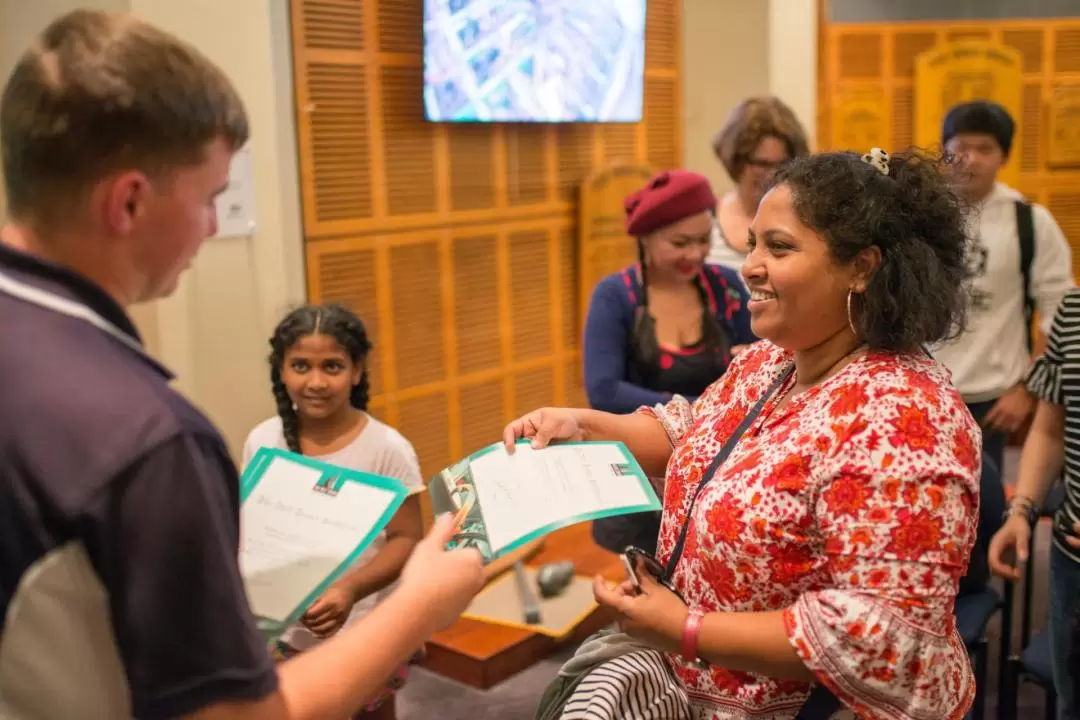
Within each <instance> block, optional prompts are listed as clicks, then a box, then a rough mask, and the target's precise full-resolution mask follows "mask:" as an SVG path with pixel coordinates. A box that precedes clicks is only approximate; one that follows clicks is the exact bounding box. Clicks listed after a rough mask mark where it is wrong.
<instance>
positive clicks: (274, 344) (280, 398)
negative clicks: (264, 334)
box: [270, 305, 319, 453]
mask: <svg viewBox="0 0 1080 720" xmlns="http://www.w3.org/2000/svg"><path fill="white" fill-rule="evenodd" d="M318 325H319V310H318V308H317V307H314V306H311V305H304V306H303V307H299V308H297V309H295V310H293V311H292V312H290V313H289V314H288V315H286V316H285V318H284V319H283V320H282V321H281V322H280V323H278V326H277V327H276V328H274V334H273V335H272V336H271V337H270V388H271V390H272V391H273V393H274V401H275V402H276V404H277V412H278V417H280V418H281V431H282V434H283V435H284V436H285V445H286V446H287V447H288V448H289V450H291V451H293V452H294V453H299V452H300V416H299V415H298V414H297V412H296V408H295V407H294V406H293V401H292V398H290V397H289V391H288V389H287V388H286V387H285V381H284V380H282V379H281V371H282V369H283V367H284V365H285V353H286V352H288V350H289V348H291V347H292V346H293V345H295V344H296V341H297V340H299V339H300V338H302V337H304V336H305V335H310V334H311V333H313V332H314V331H315V328H317V327H318Z"/></svg>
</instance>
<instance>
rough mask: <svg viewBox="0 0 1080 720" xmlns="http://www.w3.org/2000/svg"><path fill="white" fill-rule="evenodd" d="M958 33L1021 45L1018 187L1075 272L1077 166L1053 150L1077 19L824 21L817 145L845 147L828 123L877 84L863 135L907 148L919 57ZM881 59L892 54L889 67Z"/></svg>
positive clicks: (1079, 50)
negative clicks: (1069, 255)
mask: <svg viewBox="0 0 1080 720" xmlns="http://www.w3.org/2000/svg"><path fill="white" fill-rule="evenodd" d="M963 39H980V40H986V39H989V40H991V41H992V42H1000V43H1002V44H1004V45H1007V46H1009V47H1012V48H1015V49H1016V50H1018V51H1019V52H1020V55H1021V57H1022V58H1023V66H1022V69H1023V78H1024V81H1023V82H1024V87H1023V117H1022V118H1020V125H1021V133H1020V137H1018V138H1017V142H1016V145H1017V146H1018V147H1017V151H1018V152H1019V153H1020V154H1019V160H1020V168H1019V170H1020V173H1019V180H1018V182H1017V189H1018V190H1020V191H1021V192H1023V193H1024V194H1025V195H1026V196H1028V197H1029V198H1031V199H1032V200H1033V201H1036V202H1040V203H1043V204H1045V205H1046V206H1047V207H1048V208H1049V209H1050V211H1051V212H1052V213H1053V214H1054V216H1055V217H1056V218H1057V220H1058V222H1059V223H1060V224H1061V227H1062V229H1063V231H1064V232H1065V236H1066V237H1067V238H1068V240H1069V243H1070V244H1071V245H1072V248H1073V258H1074V261H1075V263H1076V269H1077V270H1078V271H1080V167H1077V166H1076V165H1071V166H1070V165H1069V164H1068V163H1059V164H1058V166H1056V167H1055V166H1053V165H1051V163H1052V162H1053V157H1052V153H1051V151H1050V125H1051V123H1050V117H1051V115H1050V113H1051V110H1052V108H1053V103H1054V97H1055V91H1056V88H1058V87H1059V86H1061V85H1069V84H1073V83H1078V82H1080V19H1075V18H1068V19H1039V20H1020V19H1012V20H1009V19H1006V20H994V21H985V22H971V21H964V22H963V23H953V22H912V23H894V24H846V23H831V24H830V23H825V24H824V25H823V29H822V30H821V32H820V34H819V42H820V47H819V57H820V58H821V68H822V72H821V77H820V79H819V93H818V97H819V108H818V114H819V133H818V139H819V146H820V147H821V149H823V150H830V149H837V150H839V149H849V148H846V147H845V148H840V147H833V144H834V142H835V141H836V140H837V137H838V136H837V134H835V133H832V132H830V131H828V128H830V127H832V125H833V124H834V122H835V121H836V118H835V117H834V114H836V113H838V112H839V109H840V108H843V107H844V106H845V105H844V103H845V100H846V99H847V98H849V97H850V96H851V94H852V93H855V92H867V93H872V92H873V91H877V92H880V93H881V102H880V110H879V111H878V112H877V113H876V117H877V120H876V125H875V126H874V127H873V128H864V130H866V131H868V132H864V133H863V134H866V135H869V134H870V132H869V131H874V132H875V134H876V135H878V136H879V137H881V138H883V139H884V141H885V142H890V141H891V148H890V149H903V148H904V147H906V146H907V145H908V144H910V143H911V142H912V139H913V136H912V128H913V127H914V120H915V118H914V113H915V102H914V97H915V89H914V87H913V82H914V77H913V75H914V64H915V58H916V56H917V55H918V54H919V53H920V52H922V51H924V50H927V49H929V48H930V47H932V46H933V45H934V44H936V43H937V42H939V41H947V40H963ZM885 58H888V59H890V60H891V72H890V67H888V66H887V64H886V63H885V62H884V59H885ZM871 122H872V123H873V122H874V121H871ZM822 128H824V129H822ZM863 144H865V143H863ZM856 149H858V148H856ZM1078 276H1080V275H1078Z"/></svg>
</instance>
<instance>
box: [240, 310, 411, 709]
mask: <svg viewBox="0 0 1080 720" xmlns="http://www.w3.org/2000/svg"><path fill="white" fill-rule="evenodd" d="M270 347H271V353H270V382H271V387H272V390H273V393H274V399H275V400H276V401H277V410H278V414H277V416H276V417H272V418H270V419H269V420H266V421H265V422H263V423H261V424H259V425H258V426H257V427H256V428H255V429H254V430H252V431H251V434H250V435H249V436H248V439H247V442H246V443H245V445H244V465H245V466H246V465H247V463H248V462H249V461H250V460H251V458H252V457H253V456H254V454H255V452H256V451H257V450H258V449H259V448H260V447H271V448H280V449H285V450H291V451H292V452H296V453H301V454H303V455H307V456H310V457H315V458H317V459H319V460H322V461H324V462H328V463H331V464H333V465H338V466H341V467H348V468H352V469H354V470H360V471H363V472H369V473H373V474H376V475H382V476H386V477H392V478H396V479H398V480H401V481H402V482H404V483H405V484H406V485H409V486H410V487H419V486H420V485H421V484H422V482H423V480H422V477H421V475H420V466H419V462H418V461H417V458H416V452H415V451H414V450H413V447H412V445H411V444H410V443H409V441H408V440H406V439H405V438H404V437H403V436H402V435H401V434H400V433H398V432H397V431H396V430H394V429H393V428H391V427H389V426H387V425H385V424H383V423H381V422H379V421H378V420H376V419H375V418H373V417H371V416H370V415H368V414H367V403H368V395H369V388H370V383H369V382H368V376H367V357H368V352H369V351H370V350H371V342H370V341H369V340H368V337H367V333H366V332H365V330H364V324H363V323H362V322H361V321H360V318H358V317H357V316H356V315H354V314H353V313H352V312H350V311H349V310H348V309H346V308H344V307H342V306H340V305H305V306H303V307H300V308H297V309H296V310H293V311H292V312H290V313H289V314H288V315H286V316H285V318H284V319H283V320H282V321H281V322H280V323H279V324H278V326H277V328H276V329H275V330H274V334H273V336H272V337H271V338H270ZM422 536H423V523H422V521H421V517H420V506H419V503H418V502H417V497H416V496H413V497H411V498H409V499H408V500H407V501H406V502H405V504H404V505H403V506H402V507H401V509H400V510H399V511H398V512H397V514H396V515H395V516H394V518H393V519H392V520H391V521H390V523H389V524H388V525H387V526H386V529H385V530H384V531H383V533H382V535H381V536H380V537H379V538H377V539H376V540H375V542H373V543H372V545H371V546H370V547H369V548H368V549H367V550H366V551H365V552H364V553H363V555H361V556H360V558H359V559H358V560H357V562H356V563H355V565H354V566H353V567H352V569H351V570H350V572H348V573H346V574H345V575H344V576H343V577H342V578H341V579H340V580H338V581H337V582H336V583H335V584H334V585H332V586H331V587H330V588H328V589H327V590H326V592H324V593H323V594H322V596H320V597H319V598H318V599H317V600H316V601H315V602H314V603H313V604H312V605H311V607H310V608H308V610H307V612H306V613H305V614H304V616H303V617H302V618H301V619H300V622H299V623H298V624H296V625H295V626H293V627H290V628H288V629H287V630H286V631H285V632H284V633H283V634H282V635H281V636H280V637H279V638H278V639H277V640H276V641H275V644H274V647H273V648H272V650H273V653H274V655H275V657H276V658H278V659H287V658H289V657H292V656H294V655H296V654H298V653H300V652H303V651H304V650H307V649H309V648H311V647H313V646H314V645H316V644H317V643H319V642H320V641H321V640H323V639H325V638H327V637H330V636H331V635H333V634H334V633H336V632H337V631H338V630H340V629H341V628H342V627H344V626H346V625H348V624H350V623H353V622H356V621H357V620H358V619H359V618H361V617H363V616H364V615H366V614H367V613H368V612H369V611H370V610H371V609H372V608H373V607H374V606H375V605H376V604H377V603H378V602H379V600H380V599H381V598H382V597H383V596H384V595H385V594H386V592H387V591H388V590H389V588H390V586H391V585H392V584H393V583H394V582H395V581H396V580H397V578H398V575H399V574H400V573H401V570H402V568H403V567H404V566H405V562H406V560H407V559H408V557H409V554H410V553H411V552H412V549H413V547H414V546H415V545H416V543H417V542H418V541H419V540H420V539H421V537H422ZM406 674H407V666H406V667H403V668H401V669H400V670H399V671H398V672H397V673H395V674H394V676H393V677H392V678H391V679H390V681H389V682H388V683H387V686H386V687H385V688H384V689H383V690H382V691H381V692H379V693H377V694H376V696H374V697H372V698H370V700H369V702H368V703H367V705H366V707H365V710H364V712H362V713H360V714H359V715H357V717H360V718H394V717H395V710H394V692H395V691H396V690H398V689H400V687H401V686H402V685H403V684H404V681H405V676H406Z"/></svg>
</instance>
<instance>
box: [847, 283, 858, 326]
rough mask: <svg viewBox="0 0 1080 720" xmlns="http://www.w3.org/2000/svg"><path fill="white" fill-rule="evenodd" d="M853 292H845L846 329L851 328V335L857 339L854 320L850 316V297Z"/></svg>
mask: <svg viewBox="0 0 1080 720" xmlns="http://www.w3.org/2000/svg"><path fill="white" fill-rule="evenodd" d="M853 292H854V291H852V290H848V291H847V324H848V327H849V328H851V334H852V335H854V336H855V337H859V331H858V330H857V329H856V328H855V318H854V316H853V315H852V314H851V296H852V294H853Z"/></svg>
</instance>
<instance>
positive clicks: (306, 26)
mask: <svg viewBox="0 0 1080 720" xmlns="http://www.w3.org/2000/svg"><path fill="white" fill-rule="evenodd" d="M303 33H304V45H305V47H308V48H310V49H312V50H363V49H364V10H363V6H362V5H361V4H360V3H359V2H358V1H357V0H318V1H314V2H310V3H308V8H307V10H306V11H305V13H304V21H303Z"/></svg>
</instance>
